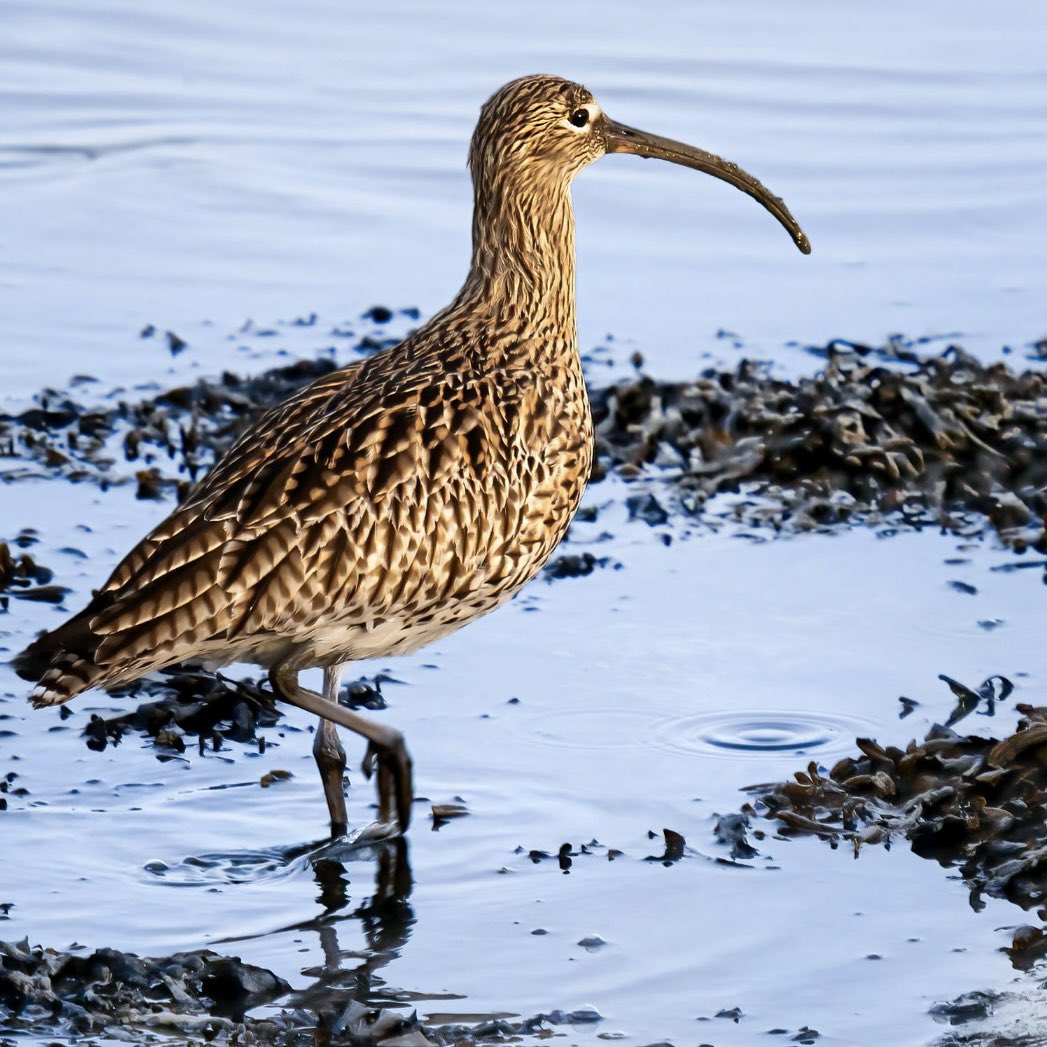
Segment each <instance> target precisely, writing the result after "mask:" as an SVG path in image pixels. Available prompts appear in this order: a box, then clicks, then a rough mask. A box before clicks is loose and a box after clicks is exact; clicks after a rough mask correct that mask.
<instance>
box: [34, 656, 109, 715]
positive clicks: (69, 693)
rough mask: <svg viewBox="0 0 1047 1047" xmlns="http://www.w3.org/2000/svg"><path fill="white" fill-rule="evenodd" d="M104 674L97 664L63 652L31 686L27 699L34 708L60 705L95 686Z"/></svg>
mask: <svg viewBox="0 0 1047 1047" xmlns="http://www.w3.org/2000/svg"><path fill="white" fill-rule="evenodd" d="M103 675H104V673H103V672H102V671H100V670H99V668H98V666H96V665H93V664H92V663H91V662H87V661H85V660H84V659H83V658H81V657H80V656H79V655H77V654H72V653H70V652H64V653H62V654H60V655H59V656H58V657H57V658H55V660H54V661H53V662H52V663H51V666H50V668H49V669H48V670H47V671H46V672H45V673H44V674H43V676H41V677H40V682H39V683H38V684H37V685H36V686H35V687H34V688H33V691H32V693H31V694H30V695H29V701H30V702H31V703H32V705H33V707H34V708H36V709H43V708H46V707H47V706H49V705H61V704H63V702H68V701H69V699H70V698H75V697H76V696H77V695H78V694H79V693H80V692H81V691H86V690H87V689H88V688H90V687H95V686H97V685H98V684H100V683H101V682H102V679H101V677H102V676H103Z"/></svg>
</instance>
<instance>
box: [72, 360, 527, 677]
mask: <svg viewBox="0 0 1047 1047" xmlns="http://www.w3.org/2000/svg"><path fill="white" fill-rule="evenodd" d="M384 362H385V361H381V360H380V358H374V359H372V360H371V361H367V362H365V363H363V364H360V365H355V366H354V367H351V368H348V369H345V370H343V371H341V372H335V373H334V374H332V375H329V376H325V377H324V378H323V379H320V380H319V381H318V382H316V383H314V384H313V385H311V386H309V387H307V388H306V389H305V390H303V391H302V392H300V393H298V394H296V396H294V397H292V398H291V399H290V400H288V401H287V402H285V403H284V404H283V405H281V406H279V407H277V408H274V409H273V410H271V411H270V412H268V413H267V414H265V415H264V416H263V417H262V418H261V419H259V421H258V422H257V423H256V424H255V426H253V427H252V428H251V429H249V430H248V431H247V432H246V433H245V434H244V435H243V436H242V437H241V438H240V440H239V441H238V442H237V443H236V444H235V445H234V446H233V447H232V448H231V449H230V451H229V452H228V454H227V455H226V456H225V457H224V458H223V459H222V460H221V461H220V462H219V463H218V464H217V465H216V466H215V467H214V469H213V470H212V471H211V473H210V474H208V476H207V477H205V478H204V480H203V481H202V482H201V483H200V485H199V486H198V487H197V488H196V489H195V490H194V492H193V493H192V495H191V496H190V498H189V500H188V501H187V502H186V503H185V505H183V506H182V507H180V508H179V509H178V510H176V511H175V512H174V513H173V514H172V515H171V516H170V517H168V519H167V520H165V521H164V522H163V523H161V524H160V525H159V526H158V527H157V528H155V529H154V530H153V531H152V532H151V533H150V534H149V535H148V536H147V537H146V538H145V539H144V540H143V541H142V542H140V543H139V545H138V546H137V547H136V548H135V549H134V550H132V551H131V553H130V554H129V555H128V556H127V557H126V558H125V559H124V561H123V562H122V563H121V564H120V565H119V567H117V569H116V571H114V573H113V575H112V577H111V578H110V580H109V581H108V582H107V584H106V586H105V587H104V589H103V591H102V593H101V596H100V598H101V599H102V600H104V601H107V602H108V605H107V606H100V607H99V610H98V612H97V613H96V614H95V615H94V616H93V617H91V619H90V622H89V625H90V630H91V632H92V633H93V634H94V635H95V636H96V637H97V638H98V643H97V647H96V649H95V651H94V652H93V659H92V660H93V661H94V662H95V664H96V665H98V666H99V668H101V667H102V666H107V667H108V675H109V676H110V677H115V676H120V677H121V678H126V677H127V676H128V675H129V674H131V675H141V673H143V672H146V671H149V670H150V669H152V668H157V667H159V666H161V665H164V664H170V663H171V662H174V661H179V660H182V659H184V658H188V657H192V656H195V655H196V654H197V652H198V649H199V648H200V647H201V645H206V644H209V643H213V642H215V641H232V640H234V639H242V638H244V637H257V636H265V635H269V636H281V637H287V638H289V639H293V638H294V636H296V635H302V634H303V633H305V632H308V631H309V630H310V629H311V628H313V627H314V626H316V625H317V624H318V623H322V622H323V621H325V620H330V619H332V618H335V617H338V616H342V617H343V618H344V617H345V616H346V615H349V616H352V615H356V616H357V618H358V619H359V620H360V621H362V622H368V621H372V622H373V621H374V620H375V619H380V618H381V617H382V616H383V615H384V614H386V613H387V612H388V611H389V610H390V608H391V607H393V606H395V607H397V608H401V609H403V608H406V609H407V611H408V612H409V611H411V610H414V609H417V608H418V607H419V606H420V605H421V604H424V603H425V602H426V601H430V602H431V601H433V600H439V599H441V598H447V597H454V596H455V595H461V593H463V592H466V591H468V590H469V589H470V587H474V586H475V585H476V584H477V579H476V573H477V571H478V570H480V569H481V566H482V568H483V569H484V570H490V567H489V564H487V563H486V562H485V564H484V565H481V564H480V561H481V559H485V560H489V559H490V558H489V556H487V554H488V553H490V552H492V551H493V552H494V553H497V543H496V542H492V535H491V534H490V533H489V532H490V531H491V528H492V527H499V528H501V529H502V530H503V533H513V532H516V531H518V530H519V529H520V527H521V517H522V514H523V513H524V512H525V509H526V503H527V492H526V490H525V489H524V488H526V482H525V481H526V479H527V477H528V476H530V475H531V470H528V469H527V468H520V466H519V463H520V461H521V454H525V453H526V448H525V447H524V446H523V444H522V442H521V440H520V427H519V418H520V409H521V405H522V404H523V403H524V401H532V402H533V401H535V400H536V399H538V398H540V394H539V391H538V390H536V388H535V387H534V385H533V383H531V384H530V385H528V383H527V382H525V381H524V380H523V379H522V377H521V376H519V375H517V374H510V373H501V374H493V375H484V376H482V377H481V376H474V375H469V374H461V373H457V372H453V371H452V372H447V371H443V370H441V368H440V366H439V365H438V364H437V363H433V364H425V363H424V362H423V363H422V364H421V365H418V366H414V367H412V368H410V369H409V370H408V371H407V372H406V373H405V372H404V370H403V369H402V368H397V369H393V368H389V367H388V366H369V365H375V364H377V363H384ZM543 410H544V408H539V409H538V413H539V414H541V413H542V412H543ZM514 463H517V464H514ZM538 472H539V474H540V472H541V470H538ZM521 485H522V486H521ZM510 566H511V565H510V564H506V565H503V567H504V569H505V570H508V569H509V567H510ZM497 569H498V568H495V571H497ZM132 670H133V672H132Z"/></svg>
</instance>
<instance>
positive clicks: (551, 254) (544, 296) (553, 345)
mask: <svg viewBox="0 0 1047 1047" xmlns="http://www.w3.org/2000/svg"><path fill="white" fill-rule="evenodd" d="M459 301H460V302H462V303H463V304H464V303H465V302H468V303H469V305H470V307H471V308H473V309H479V310H481V311H483V312H486V313H488V315H490V316H491V317H492V319H493V320H495V321H496V322H497V323H498V326H499V328H500V329H502V330H512V331H514V332H515V334H516V338H517V339H518V340H519V342H520V343H521V344H524V343H531V344H532V345H533V351H536V352H544V353H549V352H553V353H556V354H557V355H559V354H561V353H563V354H565V355H577V338H578V336H577V322H576V319H575V305H574V210H573V208H572V207H571V196H570V190H569V187H568V184H567V182H566V181H565V182H563V183H562V184H559V183H557V184H553V185H549V184H545V185H543V186H541V187H539V188H535V187H534V186H532V185H529V184H521V182H520V181H514V180H513V179H511V178H502V179H499V180H498V181H493V182H488V183H486V184H483V183H481V184H478V185H477V187H476V191H475V206H474V210H473V257H472V264H471V266H470V270H469V276H468V278H467V279H466V282H465V285H464V286H463V288H462V291H461V293H460V294H459Z"/></svg>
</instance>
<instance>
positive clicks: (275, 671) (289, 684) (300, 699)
mask: <svg viewBox="0 0 1047 1047" xmlns="http://www.w3.org/2000/svg"><path fill="white" fill-rule="evenodd" d="M269 682H270V683H271V684H272V685H273V690H274V691H275V692H276V695H277V697H278V698H282V699H283V700H284V701H285V702H290V703H291V705H297V706H298V708H299V709H304V710H305V711H306V712H310V713H312V714H313V715H314V716H320V717H322V718H323V719H325V720H333V721H334V722H335V723H337V724H341V726H342V727H348V728H349V730H350V731H354V732H355V733H356V734H359V735H362V736H363V737H364V738H366V739H367V741H368V743H369V744H368V746H367V755H366V756H365V757H364V767H363V770H364V773H365V774H366V775H367V776H368V777H370V776H371V773H372V772H373V771H374V770H375V769H376V768H377V771H378V774H377V782H378V812H379V817H380V819H381V820H382V821H383V822H385V823H388V824H393V819H394V816H395V823H396V825H397V827H398V829H399V831H400V832H404V831H406V829H407V826H408V824H409V823H410V821H411V802H412V800H413V799H414V792H413V785H412V781H411V757H410V756H408V754H407V747H406V746H405V745H404V736H403V735H402V734H401V733H400V732H399V731H398V730H397V729H396V728H395V727H389V726H388V725H387V724H381V723H374V722H373V721H371V720H368V719H367V718H366V717H364V716H361V715H360V714H359V713H355V712H353V711H352V710H351V709H346V708H345V707H344V706H342V705H339V704H338V703H337V702H334V703H331V702H328V701H326V700H325V699H324V698H322V697H321V696H320V695H318V694H317V693H316V692H315V691H309V690H306V688H304V687H302V686H301V685H300V684H299V683H298V668H297V666H296V665H295V664H294V662H293V660H292V659H291V658H287V659H285V660H284V661H282V662H277V663H276V665H274V666H273V667H272V669H270V670H269Z"/></svg>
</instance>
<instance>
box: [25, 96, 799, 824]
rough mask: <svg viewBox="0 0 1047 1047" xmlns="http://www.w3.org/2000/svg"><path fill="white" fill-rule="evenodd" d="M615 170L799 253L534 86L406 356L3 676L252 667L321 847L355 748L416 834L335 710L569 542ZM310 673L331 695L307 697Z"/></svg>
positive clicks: (298, 435)
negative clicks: (642, 163)
mask: <svg viewBox="0 0 1047 1047" xmlns="http://www.w3.org/2000/svg"><path fill="white" fill-rule="evenodd" d="M606 153H631V154H633V155H636V156H641V157H656V158H659V159H662V160H668V161H670V162H672V163H675V164H681V165H683V166H685V167H690V168H693V169H695V170H697V171H703V172H705V173H706V174H710V175H713V176H714V177H716V178H720V179H723V180H724V181H726V182H729V183H730V184H731V185H733V186H735V187H736V188H738V189H741V190H742V191H743V192H745V193H748V194H749V196H752V197H753V198H754V199H756V200H757V201H758V202H759V203H760V204H762V205H763V206H764V207H765V208H766V209H767V210H768V211H769V212H770V213H771V214H772V215H773V216H774V217H775V218H776V219H777V220H778V221H779V222H780V223H781V224H782V225H783V226H784V227H785V228H786V230H788V232H789V234H790V235H791V237H792V239H793V241H794V243H795V244H796V246H797V247H799V249H800V250H801V251H802V252H804V253H805V254H806V253H809V251H810V246H809V244H808V241H807V238H806V237H805V236H804V233H803V231H802V230H801V229H800V227H799V225H798V224H797V223H796V221H795V220H794V219H793V217H792V215H791V214H790V213H789V210H788V208H786V206H785V204H784V203H783V202H782V201H781V200H780V199H778V198H777V197H776V196H774V195H773V194H772V193H770V192H769V191H768V190H767V189H766V188H765V187H764V186H763V185H761V183H760V182H758V181H757V180H756V179H755V178H753V177H752V176H751V175H749V174H747V173H746V172H745V171H743V170H742V169H741V168H739V167H738V166H736V165H735V164H732V163H729V162H727V161H725V160H722V159H721V158H720V157H718V156H714V155H713V154H711V153H707V152H705V151H704V150H701V149H696V148H694V147H692V146H689V145H684V144H683V143H681V142H675V141H672V140H670V139H667V138H661V137H658V136H656V135H652V134H647V133H646V132H643V131H638V130H636V129H635V128H631V127H627V126H625V125H623V124H619V123H617V122H615V121H614V120H611V119H610V118H609V117H608V116H606V115H605V114H604V113H603V111H602V110H601V108H600V106H599V105H598V104H597V102H596V101H595V99H594V98H593V96H592V95H591V94H590V93H589V92H588V91H587V90H586V89H585V88H584V87H582V86H580V85H579V84H575V83H571V82H570V81H567V80H563V79H560V78H559V77H554V76H527V77H523V78H522V79H519V80H515V81H513V82H512V83H509V84H506V85H505V86H504V87H503V88H501V89H500V90H499V91H497V92H496V93H495V94H494V96H493V97H492V98H491V99H490V100H489V101H488V102H487V103H486V104H485V105H484V106H483V108H482V110H481V112H480V119H479V122H478V123H477V126H476V130H475V132H474V134H473V138H472V144H471V147H470V151H469V166H470V169H471V173H472V178H473V188H474V211H473V228H472V233H473V236H472V241H473V248H472V262H471V265H470V267H469V273H468V275H467V277H466V280H465V283H464V284H463V285H462V288H461V290H460V291H459V292H458V295H457V297H456V298H455V299H454V301H453V302H451V304H450V305H449V306H447V308H445V309H444V310H443V311H442V312H439V313H437V314H436V315H435V316H434V317H433V318H432V319H431V320H430V321H429V322H428V323H427V324H425V325H424V326H423V327H421V328H420V329H419V330H418V331H417V332H416V333H414V334H413V335H411V336H410V337H409V338H407V339H406V340H404V341H403V342H401V343H400V344H399V345H396V346H394V347H393V348H391V349H388V350H386V351H384V352H382V353H379V354H378V355H376V356H373V357H371V358H369V359H367V360H362V361H358V362H355V363H351V364H349V365H348V366H346V367H343V368H341V369H340V370H337V371H334V372H332V373H331V374H329V375H326V376H325V377H323V378H321V379H319V380H318V381H316V382H314V383H313V384H312V385H310V386H308V387H307V388H304V389H302V390H301V391H300V392H298V393H296V394H295V395H293V396H291V397H290V398H289V399H288V400H286V401H285V402H284V403H282V404H280V405H278V406H277V407H275V408H273V409H272V410H270V411H268V412H267V413H266V414H264V415H262V416H261V418H259V419H258V421H257V422H255V424H254V425H252V426H251V427H250V428H249V429H248V430H247V431H246V432H244V434H243V435H242V436H241V437H240V438H239V440H238V441H237V442H236V443H235V444H234V445H233V447H232V448H230V450H229V451H228V453H227V454H226V455H225V456H224V458H222V459H221V460H220V461H219V462H218V463H217V464H216V465H215V466H214V468H213V469H212V470H211V471H210V473H209V474H208V475H207V476H206V477H204V479H203V480H202V481H201V482H200V483H199V484H198V485H197V486H196V488H195V489H194V490H193V491H192V492H191V493H190V494H189V497H188V498H187V499H186V501H185V502H184V503H183V504H182V505H181V506H179V507H178V508H177V509H176V510H175V511H174V512H173V513H172V514H171V515H170V516H169V517H168V518H167V519H166V520H164V521H163V522H162V523H161V524H159V526H157V527H155V528H154V529H153V530H152V531H151V532H150V533H149V534H148V535H147V536H146V537H145V538H143V539H142V540H141V541H140V542H139V543H138V545H136V546H135V547H134V548H133V549H132V550H131V551H130V552H129V553H128V554H127V556H126V557H124V559H123V560H122V561H121V562H120V564H119V565H118V566H117V567H116V569H115V570H114V571H113V573H112V575H111V576H110V578H109V580H108V581H107V582H106V583H105V585H104V586H103V587H102V589H101V590H99V592H98V593H97V595H96V596H95V597H94V598H93V599H92V600H91V602H90V603H89V604H88V606H87V607H86V608H85V609H84V610H83V611H81V612H80V613H79V614H77V615H75V616H74V617H73V618H71V619H70V620H69V621H67V622H66V623H65V624H64V625H62V626H60V627H59V628H57V629H55V630H54V631H53V632H50V633H46V634H44V635H43V636H41V637H40V638H39V639H38V640H36V641H35V642H34V643H33V644H31V645H30V647H29V648H27V650H26V651H25V652H23V654H22V655H20V656H19V657H18V658H17V659H16V667H17V668H18V670H19V671H20V672H21V673H22V674H23V675H25V676H28V677H29V678H31V679H34V680H38V681H39V682H38V683H37V685H36V688H35V689H34V690H33V692H32V694H31V695H30V701H31V702H32V703H33V704H34V705H35V706H37V707H43V706H50V705H57V704H60V703H62V702H66V701H68V700H69V699H71V698H73V697H75V696H76V695H78V694H80V693H81V692H82V691H86V690H88V689H89V688H92V687H106V686H112V685H115V684H120V683H125V682H127V681H130V680H134V679H136V678H138V677H140V676H143V675H145V674H146V673H149V672H153V671H154V670H158V669H161V668H164V667H167V666H170V665H174V664H177V663H197V664H205V665H209V666H212V667H214V666H218V665H224V664H228V663H230V662H236V661H241V662H253V663H255V664H258V665H261V666H264V667H266V668H267V669H268V671H269V679H270V681H271V683H272V687H273V691H274V692H275V694H276V695H277V697H278V698H281V699H283V700H284V701H287V702H289V703H291V704H292V705H296V706H298V707H299V708H301V709H304V710H306V711H308V712H310V713H313V714H315V715H316V716H318V717H319V718H320V726H319V729H318V730H317V732H316V736H315V739H314V744H313V753H314V756H315V759H316V763H317V765H318V767H319V770H320V775H321V778H322V781H323V786H324V792H325V795H326V799H327V806H328V810H329V813H330V820H331V830H332V833H333V834H341V833H343V832H345V830H346V827H347V815H346V807H345V796H344V786H343V774H344V770H345V764H346V757H345V751H344V750H343V748H342V745H341V743H340V741H339V738H338V734H337V730H336V726H335V725H336V724H337V725H341V726H343V727H347V728H348V729H349V730H351V731H354V732H356V733H357V734H359V735H362V736H363V737H364V738H365V739H367V743H368V744H367V750H366V754H365V757H364V763H363V770H364V774H365V775H366V776H367V777H371V776H372V774H373V775H374V776H375V778H376V783H377V792H378V825H379V828H380V830H381V831H382V832H384V833H388V834H390V835H392V834H396V833H400V832H403V831H404V830H405V829H406V828H407V825H408V822H409V820H410V813H411V803H412V784H411V760H410V757H409V756H408V753H407V749H406V747H405V745H404V739H403V736H402V734H401V733H400V732H399V731H397V730H395V729H394V728H392V727H390V726H388V725H384V724H381V723H375V722H373V721H371V720H369V719H367V718H365V717H363V716H360V715H359V714H358V713H356V712H353V711H350V710H349V709H347V708H345V707H344V706H342V705H340V704H339V702H338V690H339V683H340V680H341V674H342V671H343V669H344V666H345V665H346V663H348V662H351V661H353V660H355V659H359V658H374V657H378V656H382V657H384V656H386V655H394V654H405V653H407V652H410V651H414V650H416V649H417V648H419V647H421V646H423V645H424V644H428V643H431V642H432V641H434V640H436V639H438V638H439V637H442V636H445V635H447V634H448V633H450V632H452V631H453V630H455V629H458V628H460V627H461V626H463V625H465V624H466V623H467V622H470V621H472V620H473V619H474V618H478V617H479V616H480V615H483V614H486V613H487V612H489V611H492V610H494V608H496V607H498V606H499V605H500V604H502V603H504V602H505V601H506V600H508V599H509V598H510V597H511V596H512V595H513V594H514V593H516V592H517V591H518V590H519V589H520V588H521V586H523V585H524V584H525V583H526V582H527V581H528V580H529V579H530V578H531V577H533V576H534V574H535V573H536V572H537V571H538V570H539V569H540V568H541V567H542V565H543V564H544V563H545V561H546V560H547V559H548V557H549V555H550V553H551V552H552V551H553V549H554V548H555V547H556V545H557V543H558V542H559V541H560V540H561V538H563V536H564V533H565V532H566V530H567V527H568V524H570V522H571V518H572V517H573V516H574V512H575V510H576V508H577V507H578V503H579V500H580V499H581V496H582V492H583V490H584V488H585V485H586V483H587V481H588V479H589V473H590V467H591V465H592V457H593V428H592V420H591V417H590V410H589V399H588V394H587V392H586V387H585V381H584V379H583V377H582V367H581V361H580V359H579V355H578V344H577V331H576V323H575V301H574V287H575V277H574V215H573V211H572V207H571V197H570V185H571V181H572V179H573V178H574V176H575V175H576V174H578V172H579V171H581V170H582V169H583V168H585V167H587V166H588V165H589V164H591V163H592V162H593V161H595V160H598V159H599V158H600V157H602V156H603V155H604V154H606ZM311 667H320V668H322V669H323V673H324V683H323V694H322V695H321V694H317V693H315V692H313V691H310V690H307V689H305V688H304V687H302V686H301V684H300V683H299V679H298V677H299V672H300V671H301V670H303V669H307V668H311Z"/></svg>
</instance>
